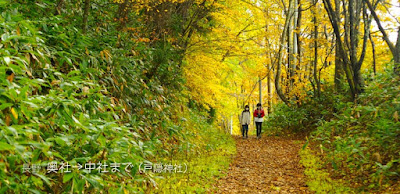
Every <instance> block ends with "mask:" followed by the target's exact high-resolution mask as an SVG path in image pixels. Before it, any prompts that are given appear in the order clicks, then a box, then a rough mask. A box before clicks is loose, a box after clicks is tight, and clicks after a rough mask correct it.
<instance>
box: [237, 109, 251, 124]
mask: <svg viewBox="0 0 400 194" xmlns="http://www.w3.org/2000/svg"><path fill="white" fill-rule="evenodd" d="M239 121H240V124H242V125H250V122H251V115H250V111H248V112H244V111H243V112H242V114H241V115H240V117H239Z"/></svg>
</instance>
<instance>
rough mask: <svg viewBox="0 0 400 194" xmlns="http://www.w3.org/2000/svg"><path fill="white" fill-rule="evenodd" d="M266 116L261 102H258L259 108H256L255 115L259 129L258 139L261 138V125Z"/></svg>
mask: <svg viewBox="0 0 400 194" xmlns="http://www.w3.org/2000/svg"><path fill="white" fill-rule="evenodd" d="M264 116H265V113H264V110H263V109H262V108H261V103H258V104H257V109H256V110H254V113H253V117H254V121H255V122H256V129H257V139H260V138H261V126H262V123H263V121H264V119H263V117H264Z"/></svg>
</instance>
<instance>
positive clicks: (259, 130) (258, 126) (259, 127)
mask: <svg viewBox="0 0 400 194" xmlns="http://www.w3.org/2000/svg"><path fill="white" fill-rule="evenodd" d="M261 125H262V122H256V129H257V137H261Z"/></svg>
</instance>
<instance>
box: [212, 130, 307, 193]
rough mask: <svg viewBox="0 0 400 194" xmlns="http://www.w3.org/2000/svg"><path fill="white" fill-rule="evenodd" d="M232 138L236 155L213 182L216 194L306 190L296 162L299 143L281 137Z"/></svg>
mask: <svg viewBox="0 0 400 194" xmlns="http://www.w3.org/2000/svg"><path fill="white" fill-rule="evenodd" d="M235 140H236V147H237V155H236V157H235V159H234V161H233V162H232V163H231V165H230V167H229V171H228V172H227V176H225V177H224V178H222V179H220V180H218V182H217V183H216V185H215V188H216V190H217V193H310V192H309V191H308V190H307V185H306V184H305V177H304V173H303V170H304V169H303V166H302V165H301V164H300V163H299V160H300V156H299V155H298V151H299V150H300V149H301V146H302V143H295V142H296V140H294V139H290V138H282V137H262V139H259V140H257V139H256V138H255V137H249V139H242V138H241V137H235ZM297 142H299V141H297Z"/></svg>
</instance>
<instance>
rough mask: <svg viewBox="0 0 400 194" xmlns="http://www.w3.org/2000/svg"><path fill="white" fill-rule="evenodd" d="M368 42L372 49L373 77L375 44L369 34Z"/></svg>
mask: <svg viewBox="0 0 400 194" xmlns="http://www.w3.org/2000/svg"><path fill="white" fill-rule="evenodd" d="M369 41H370V42H371V47H372V61H373V62H372V67H373V69H374V75H376V51H375V42H374V40H372V36H371V34H369Z"/></svg>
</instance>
